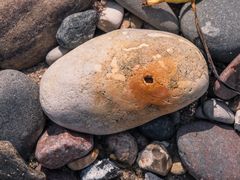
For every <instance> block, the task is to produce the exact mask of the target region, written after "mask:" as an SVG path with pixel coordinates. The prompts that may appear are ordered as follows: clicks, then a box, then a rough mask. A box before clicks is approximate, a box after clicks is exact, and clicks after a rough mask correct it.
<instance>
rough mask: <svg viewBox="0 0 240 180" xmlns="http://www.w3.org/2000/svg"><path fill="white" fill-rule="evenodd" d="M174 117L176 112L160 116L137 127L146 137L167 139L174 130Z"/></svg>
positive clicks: (160, 139)
mask: <svg viewBox="0 0 240 180" xmlns="http://www.w3.org/2000/svg"><path fill="white" fill-rule="evenodd" d="M176 118H177V114H169V115H165V116H161V117H159V118H157V119H155V120H153V121H151V122H149V123H147V124H144V125H142V126H140V127H139V128H138V129H139V130H140V131H141V133H142V134H144V135H145V136H146V137H148V138H151V139H154V140H159V141H163V140H167V139H170V138H171V137H172V136H173V135H174V133H175V132H176V123H175V121H174V120H175V119H176Z"/></svg>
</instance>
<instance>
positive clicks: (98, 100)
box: [40, 29, 208, 135]
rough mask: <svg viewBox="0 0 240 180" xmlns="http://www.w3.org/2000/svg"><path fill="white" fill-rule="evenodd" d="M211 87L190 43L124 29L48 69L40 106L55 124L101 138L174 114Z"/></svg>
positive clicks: (166, 35) (172, 36) (163, 34)
mask: <svg viewBox="0 0 240 180" xmlns="http://www.w3.org/2000/svg"><path fill="white" fill-rule="evenodd" d="M96 52H97V53H96ZM207 87H208V69H207V65H206V62H205V60H204V58H203V56H202V54H201V53H200V51H199V50H198V49H197V48H196V47H195V46H194V45H193V44H192V43H190V42H189V41H188V40H186V39H184V38H182V37H180V36H177V35H175V34H171V33H166V32H161V31H151V30H138V29H126V30H117V31H113V32H110V33H107V34H105V35H102V36H99V37H96V38H94V39H92V40H90V41H88V42H86V43H84V44H82V45H81V46H79V47H77V48H76V49H74V50H72V51H71V52H69V53H68V54H66V55H65V56H63V57H62V58H60V59H59V60H58V61H57V62H55V63H54V64H53V65H52V66H50V68H49V69H48V70H47V71H46V72H45V74H44V75H43V78H42V80H41V84H40V101H41V105H42V108H43V110H44V111H45V113H46V115H47V116H48V117H49V118H50V119H51V120H53V121H54V122H56V123H57V124H59V125H61V126H63V127H66V128H69V129H72V130H75V131H80V132H86V133H90V134H98V135H100V134H111V133H116V132H121V131H124V130H127V129H130V128H134V127H136V126H139V125H142V124H144V123H146V122H149V121H151V120H153V119H155V118H157V117H159V116H161V115H165V114H168V113H171V112H175V111H177V110H179V109H181V108H183V107H185V106H187V105H189V104H190V103H192V102H193V101H195V100H196V99H198V98H199V97H201V96H202V95H203V94H204V93H205V91H206V90H207Z"/></svg>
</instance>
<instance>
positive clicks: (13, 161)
mask: <svg viewBox="0 0 240 180" xmlns="http://www.w3.org/2000/svg"><path fill="white" fill-rule="evenodd" d="M0 162H1V163H0V179H1V180H45V179H46V177H45V174H44V173H42V172H38V171H36V170H34V169H31V168H30V167H28V166H27V165H26V164H25V162H24V160H23V159H22V158H21V157H20V155H19V154H18V152H17V151H16V149H15V148H14V147H13V145H12V144H11V143H10V142H9V141H0Z"/></svg>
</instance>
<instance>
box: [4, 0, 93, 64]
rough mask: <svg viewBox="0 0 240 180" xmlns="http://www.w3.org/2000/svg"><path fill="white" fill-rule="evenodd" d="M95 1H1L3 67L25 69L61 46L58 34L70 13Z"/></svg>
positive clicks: (82, 8)
mask: <svg viewBox="0 0 240 180" xmlns="http://www.w3.org/2000/svg"><path fill="white" fill-rule="evenodd" d="M91 3H92V1H91V0H71V1H69V0H55V1H47V0H30V1H28V0H19V1H16V0H7V1H6V0H0V4H1V5H0V22H1V23H0V34H1V36H0V69H23V68H28V67H32V66H33V65H35V64H37V63H39V62H40V61H43V60H44V59H45V56H46V54H47V53H48V52H49V51H50V50H51V49H52V48H54V47H55V46H56V45H57V42H56V39H55V35H56V32H57V29H58V27H59V25H60V24H61V22H62V20H63V19H64V18H65V17H66V16H67V15H69V14H72V13H74V12H79V11H82V10H84V9H86V8H88V7H89V6H90V4H91Z"/></svg>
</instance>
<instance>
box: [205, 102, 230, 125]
mask: <svg viewBox="0 0 240 180" xmlns="http://www.w3.org/2000/svg"><path fill="white" fill-rule="evenodd" d="M203 111H204V114H203V115H206V118H207V119H210V120H213V121H218V122H222V123H226V124H233V123H234V114H233V112H232V111H231V110H230V108H229V107H228V106H227V105H226V104H225V103H224V102H222V101H219V100H216V99H210V100H207V101H206V102H204V105H203Z"/></svg>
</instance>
